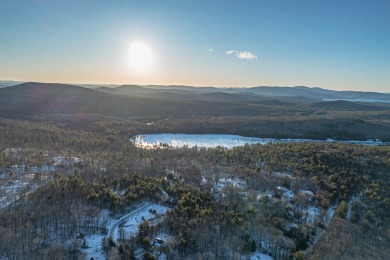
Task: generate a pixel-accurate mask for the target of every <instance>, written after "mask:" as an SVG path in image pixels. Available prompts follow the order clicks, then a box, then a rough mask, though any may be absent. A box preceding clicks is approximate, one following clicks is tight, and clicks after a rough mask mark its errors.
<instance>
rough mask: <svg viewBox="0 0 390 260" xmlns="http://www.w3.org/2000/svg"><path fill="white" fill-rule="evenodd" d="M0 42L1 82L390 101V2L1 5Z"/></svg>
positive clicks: (39, 0)
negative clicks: (283, 89) (140, 50)
mask: <svg viewBox="0 0 390 260" xmlns="http://www.w3.org/2000/svg"><path fill="white" fill-rule="evenodd" d="M0 38H1V40H0V80H20V81H43V82H64V83H102V84H108V83H114V84H165V85H168V84H184V85H196V86H228V87H230V86H232V87H233V86H234V87H249V86H261V85H269V86H294V85H305V86H310V87H323V88H329V89H338V90H345V89H348V90H366V91H382V92H390V1H389V0H386V1H385V0H371V1H369V0H365V1H360V0H334V1H333V0H323V1H320V0H305V1H303V0H286V1H279V0H268V1H263V0H257V1H245V0H241V1H222V0H221V1H211V0H208V1H202V0H197V1H185V0H180V1H178V0H177V1H171V0H166V1H163V0H159V1H148V0H144V1H116V0H113V1H108V0H91V1H84V0H78V1H74V0H67V1H55V0H51V1H50V0H46V1H45V0H35V1H27V0H26V1H21V0H0ZM134 41H140V42H143V43H145V44H146V45H147V46H149V48H150V50H151V52H152V53H153V63H152V66H151V67H150V68H149V69H147V70H143V71H137V70H135V69H134V68H132V67H130V66H129V56H128V55H127V53H128V49H129V45H131V43H132V42H134ZM227 53H228V54H227Z"/></svg>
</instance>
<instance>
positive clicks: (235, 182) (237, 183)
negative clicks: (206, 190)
mask: <svg viewBox="0 0 390 260" xmlns="http://www.w3.org/2000/svg"><path fill="white" fill-rule="evenodd" d="M227 185H231V186H233V187H235V188H240V189H245V188H246V182H245V181H244V180H241V179H239V178H221V179H219V181H218V183H217V185H215V186H214V190H215V191H218V192H220V191H221V190H222V189H223V188H224V187H226V186H227Z"/></svg>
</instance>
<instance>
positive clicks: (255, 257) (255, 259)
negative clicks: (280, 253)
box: [250, 252, 273, 260]
mask: <svg viewBox="0 0 390 260" xmlns="http://www.w3.org/2000/svg"><path fill="white" fill-rule="evenodd" d="M272 259H273V258H272V256H269V255H266V254H263V253H259V252H256V253H253V254H252V255H251V258H250V260H272Z"/></svg>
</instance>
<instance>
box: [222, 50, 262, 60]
mask: <svg viewBox="0 0 390 260" xmlns="http://www.w3.org/2000/svg"><path fill="white" fill-rule="evenodd" d="M231 54H236V57H237V58H239V59H244V60H257V55H256V54H253V53H251V52H249V51H235V50H228V51H227V52H226V55H231Z"/></svg>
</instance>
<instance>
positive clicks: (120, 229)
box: [84, 203, 168, 260]
mask: <svg viewBox="0 0 390 260" xmlns="http://www.w3.org/2000/svg"><path fill="white" fill-rule="evenodd" d="M167 210H168V208H167V207H165V206H162V205H160V204H156V203H143V204H141V205H139V206H138V207H137V209H135V210H133V211H131V212H129V213H127V214H125V215H122V216H119V217H117V218H113V217H111V214H110V212H109V211H108V210H105V211H103V212H102V213H101V214H102V215H104V217H105V218H107V224H106V228H107V230H108V235H107V236H108V237H109V236H111V237H112V238H113V240H114V241H115V242H116V243H120V240H121V236H122V238H129V237H132V236H134V235H135V234H136V233H137V232H138V225H139V224H140V223H141V222H142V221H144V220H148V221H149V222H150V224H151V225H156V224H157V223H158V222H159V221H162V220H163V216H164V214H165V213H166V212H167ZM107 236H105V235H103V234H92V235H88V236H85V237H84V239H85V245H86V247H87V248H86V249H84V252H85V253H86V257H85V259H87V260H89V259H91V257H93V258H95V259H105V255H104V253H103V248H102V240H103V239H104V238H105V237H107ZM165 236H166V235H164V234H160V235H159V236H158V237H160V238H163V239H164V237H165Z"/></svg>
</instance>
